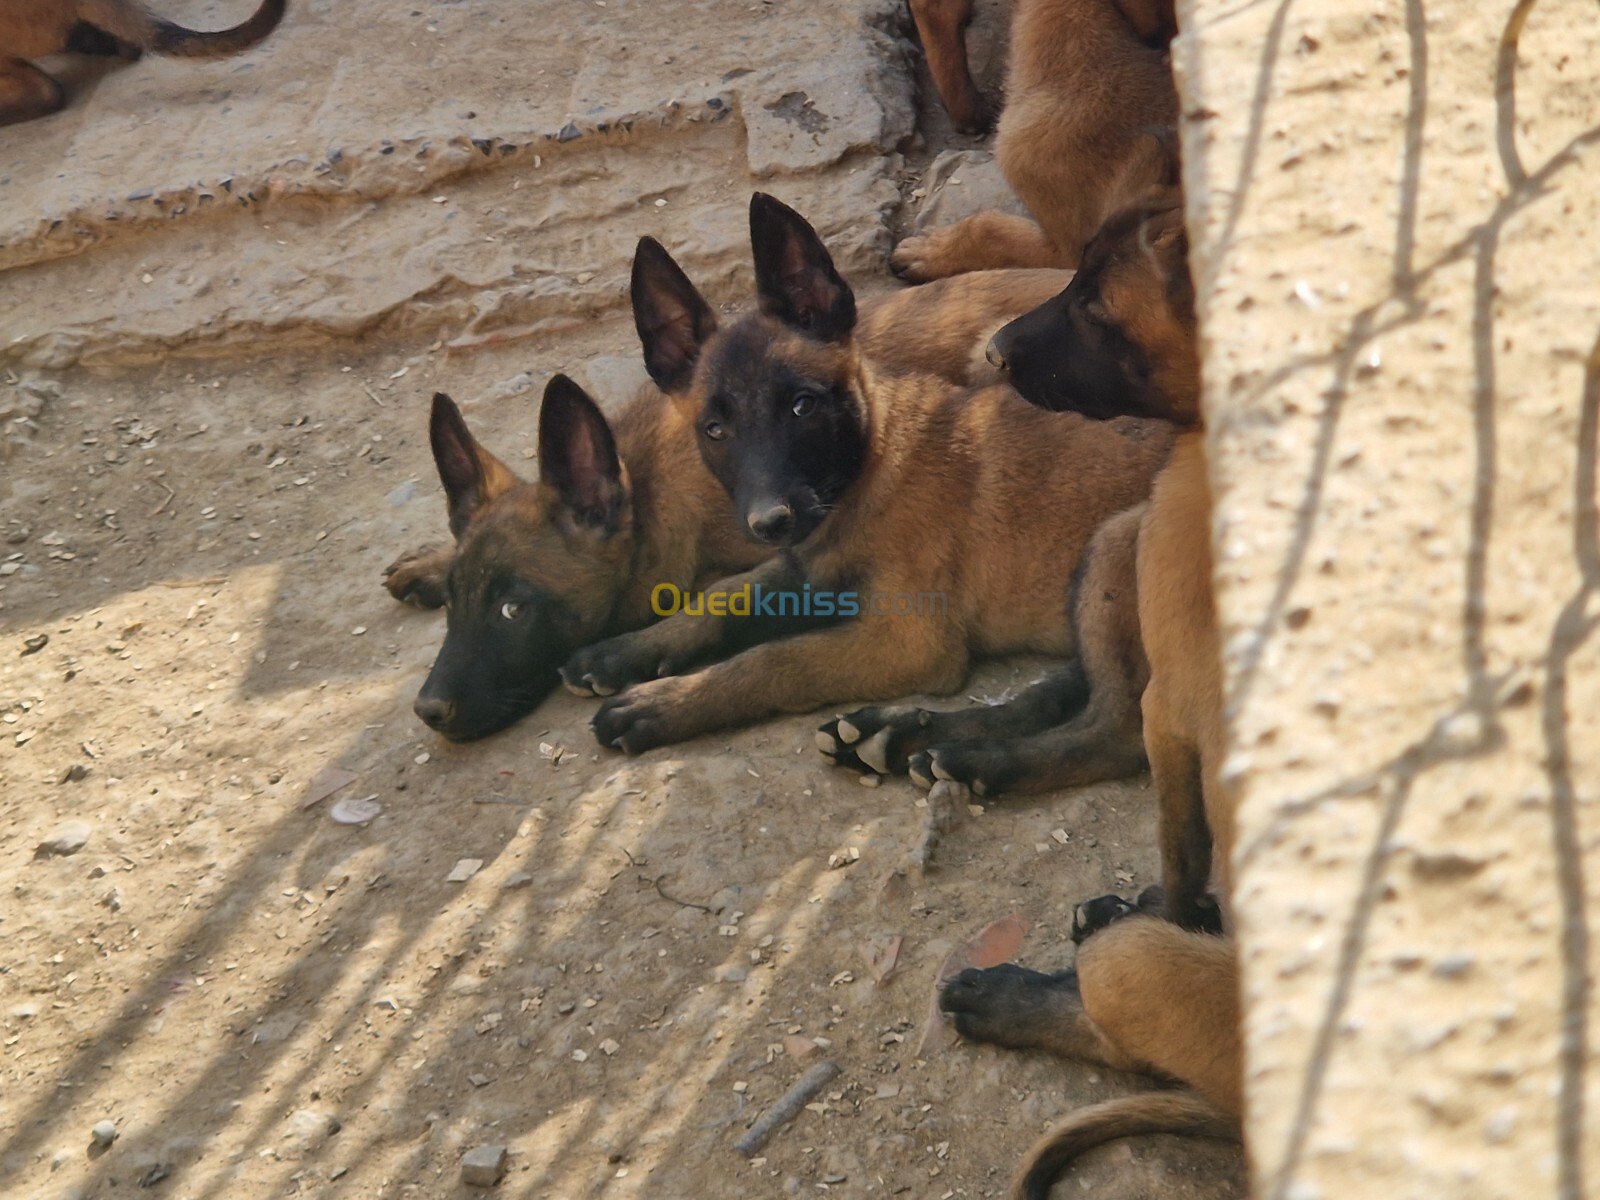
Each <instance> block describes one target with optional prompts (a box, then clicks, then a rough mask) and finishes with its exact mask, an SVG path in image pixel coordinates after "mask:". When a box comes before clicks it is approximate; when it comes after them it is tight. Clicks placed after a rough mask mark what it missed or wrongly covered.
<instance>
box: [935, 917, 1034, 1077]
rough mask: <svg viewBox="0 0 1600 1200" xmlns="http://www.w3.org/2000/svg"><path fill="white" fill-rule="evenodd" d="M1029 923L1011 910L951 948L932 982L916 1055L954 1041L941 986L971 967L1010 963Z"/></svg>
mask: <svg viewBox="0 0 1600 1200" xmlns="http://www.w3.org/2000/svg"><path fill="white" fill-rule="evenodd" d="M1027 933H1028V922H1027V921H1025V920H1023V918H1022V917H1021V916H1019V915H1018V914H1016V913H1012V914H1011V915H1010V916H1009V917H1001V918H1000V919H999V920H998V921H992V922H990V923H989V924H988V925H986V926H985V927H984V929H983V932H981V933H979V934H978V936H977V937H975V938H973V939H972V940H971V941H968V942H964V943H963V944H961V945H959V946H957V947H956V948H955V949H954V950H952V951H950V954H949V956H948V957H947V958H946V959H945V960H944V962H943V963H941V964H940V966H939V974H938V976H937V978H935V979H934V981H933V998H932V1000H930V1001H929V1004H928V1019H927V1021H926V1022H925V1023H924V1024H923V1026H922V1040H921V1041H920V1042H918V1043H917V1057H918V1058H926V1057H927V1056H928V1051H929V1050H939V1049H943V1048H944V1047H945V1046H948V1045H949V1044H950V1042H951V1037H950V1025H949V1023H948V1022H947V1021H946V1020H945V1019H944V1014H943V1013H942V1012H940V1011H939V985H940V984H941V983H943V982H944V981H945V980H946V979H949V978H951V977H952V976H955V975H959V974H960V973H961V972H962V971H965V970H966V969H967V968H968V967H997V966H999V965H1000V964H1001V963H1004V962H1010V961H1011V960H1012V959H1014V958H1015V957H1016V956H1017V951H1018V950H1020V949H1022V939H1023V938H1024V937H1025V936H1027Z"/></svg>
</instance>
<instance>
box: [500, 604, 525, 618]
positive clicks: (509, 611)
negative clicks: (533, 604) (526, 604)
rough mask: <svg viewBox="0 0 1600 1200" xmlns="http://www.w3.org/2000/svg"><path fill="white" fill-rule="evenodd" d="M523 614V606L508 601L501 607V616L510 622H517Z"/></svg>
mask: <svg viewBox="0 0 1600 1200" xmlns="http://www.w3.org/2000/svg"><path fill="white" fill-rule="evenodd" d="M521 613H522V605H520V604H513V603H512V602H511V601H509V600H508V601H506V602H505V603H504V604H502V605H501V606H500V615H501V616H502V617H504V618H505V619H506V620H508V621H515V620H516V619H517V617H518V616H520V615H521Z"/></svg>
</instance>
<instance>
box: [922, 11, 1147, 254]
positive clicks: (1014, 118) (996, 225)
mask: <svg viewBox="0 0 1600 1200" xmlns="http://www.w3.org/2000/svg"><path fill="white" fill-rule="evenodd" d="M1163 7H1164V6H1163V4H1162V3H1160V2H1157V3H1154V4H1151V3H1147V2H1145V0H1139V2H1138V3H1130V4H1128V5H1127V11H1126V12H1125V11H1124V10H1123V8H1121V7H1119V6H1118V5H1116V4H1114V3H1113V2H1112V0H1017V5H1016V11H1015V14H1014V16H1013V18H1012V27H1011V56H1010V62H1009V64H1008V73H1007V81H1006V105H1005V109H1004V110H1003V111H1002V112H1001V114H1000V125H999V130H998V132H997V135H996V138H995V155H996V157H997V158H998V159H999V162H1000V169H1001V170H1002V171H1003V172H1004V174H1005V177H1006V179H1007V181H1008V182H1009V183H1010V184H1011V186H1012V189H1013V190H1014V191H1015V192H1016V193H1017V196H1018V197H1019V198H1020V199H1021V200H1022V202H1023V204H1025V205H1026V206H1027V208H1028V211H1029V212H1030V213H1032V214H1033V216H1034V218H1035V220H1034V221H1029V220H1027V219H1026V218H1023V217H1015V216H1011V215H1009V214H1004V213H996V212H984V213H978V214H976V215H975V216H972V217H968V218H967V219H966V220H963V221H959V222H957V223H956V224H954V225H951V226H947V227H945V228H943V229H937V230H934V231H933V232H931V233H927V234H923V235H921V236H918V237H913V238H907V239H906V240H905V241H904V242H902V243H901V244H900V245H899V246H898V247H897V248H896V249H895V252H894V256H893V259H892V262H893V264H894V266H895V268H896V269H897V270H898V271H900V272H901V273H902V274H903V275H905V276H906V277H907V278H909V279H913V280H925V279H937V278H941V277H943V276H947V275H954V274H958V273H960V272H963V271H974V270H982V269H985V268H996V267H1044V266H1054V267H1075V266H1077V263H1078V255H1079V254H1080V253H1081V251H1082V249H1083V246H1084V243H1085V242H1086V241H1088V239H1089V237H1090V236H1091V235H1092V234H1093V233H1094V231H1095V230H1096V229H1098V228H1100V226H1101V224H1102V223H1104V221H1105V219H1106V218H1107V217H1108V216H1110V215H1111V214H1112V213H1113V212H1116V211H1117V210H1118V209H1120V208H1124V207H1126V206H1127V205H1129V204H1131V203H1132V202H1133V201H1135V200H1136V199H1137V198H1138V197H1139V196H1140V195H1142V194H1143V193H1144V192H1145V191H1146V190H1147V189H1148V188H1149V187H1151V186H1152V185H1155V184H1158V183H1160V182H1162V181H1163V180H1165V179H1167V178H1169V177H1170V176H1171V174H1172V161H1171V159H1172V155H1171V151H1170V149H1169V145H1168V141H1167V131H1169V130H1170V129H1171V128H1172V127H1173V126H1174V125H1175V123H1176V121H1177V115H1178V107H1177V93H1176V90H1175V89H1174V87H1173V83H1172V74H1171V69H1170V67H1169V65H1168V61H1167V55H1166V50H1165V45H1164V42H1163V41H1162V34H1163V32H1165V26H1166V17H1165V14H1164V12H1163V11H1162V10H1163ZM1141 29H1153V30H1154V31H1155V32H1154V34H1153V35H1152V36H1153V37H1154V38H1155V40H1156V43H1157V44H1154V45H1152V44H1150V43H1149V42H1147V41H1146V40H1144V35H1143V34H1142V33H1141Z"/></svg>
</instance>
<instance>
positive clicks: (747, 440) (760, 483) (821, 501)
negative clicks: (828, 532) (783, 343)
mask: <svg viewBox="0 0 1600 1200" xmlns="http://www.w3.org/2000/svg"><path fill="white" fill-rule="evenodd" d="M701 379H702V382H703V383H704V385H705V394H706V395H707V397H708V398H707V400H706V402H705V405H704V407H703V410H702V412H701V414H700V431H701V437H700V453H701V457H702V458H703V459H704V460H705V463H706V466H707V467H708V468H709V469H710V470H711V473H712V474H713V475H714V476H716V478H717V481H718V482H719V483H721V484H722V486H723V487H724V488H725V489H726V490H727V492H728V495H729V496H730V497H731V498H732V500H733V503H734V511H735V513H736V514H737V515H738V517H739V519H740V521H741V522H742V523H743V526H744V529H745V531H746V533H747V534H748V536H750V537H751V538H753V539H754V540H756V541H759V542H764V543H767V544H769V545H776V546H795V545H798V544H799V543H801V542H803V541H804V540H805V539H806V538H807V537H809V536H810V535H811V534H812V532H814V531H815V530H816V528H817V526H818V525H820V524H821V523H822V522H823V520H824V519H826V517H827V515H828V513H829V512H830V511H831V510H832V509H833V507H834V505H835V504H837V503H838V501H839V498H840V497H841V496H843V495H844V493H845V492H846V491H847V490H848V489H849V487H850V485H851V484H852V483H854V482H855V480H856V477H857V476H858V475H859V474H860V473H861V465H862V463H863V461H864V460H865V458H866V451H867V420H866V410H865V407H864V405H863V404H862V402H861V400H860V398H859V397H858V396H856V395H855V393H854V391H853V390H852V389H851V387H850V384H849V382H848V381H847V380H842V379H831V378H813V377H812V376H811V375H810V374H809V373H807V372H806V371H805V370H804V369H803V367H801V366H800V365H799V364H796V363H792V362H790V361H787V360H786V359H784V358H783V357H782V356H781V355H780V354H778V353H775V352H774V348H773V345H772V339H771V335H770V331H769V330H764V329H763V328H762V327H761V321H760V318H747V319H746V320H745V321H743V322H741V323H740V324H738V325H735V326H734V327H733V328H732V329H729V330H728V331H727V333H726V334H725V335H724V336H723V337H722V338H721V339H720V340H719V341H718V343H717V344H716V346H715V347H714V348H713V349H712V350H711V351H710V353H709V354H708V356H707V358H706V361H705V362H704V364H703V366H702V376H701ZM713 430H715V432H713Z"/></svg>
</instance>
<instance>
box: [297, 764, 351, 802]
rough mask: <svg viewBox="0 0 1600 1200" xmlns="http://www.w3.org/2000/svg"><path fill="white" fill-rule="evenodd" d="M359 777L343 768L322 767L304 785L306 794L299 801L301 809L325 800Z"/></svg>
mask: <svg viewBox="0 0 1600 1200" xmlns="http://www.w3.org/2000/svg"><path fill="white" fill-rule="evenodd" d="M358 778H360V776H358V775H357V774H356V773H355V772H354V771H346V770H345V769H344V768H343V767H323V768H322V770H320V771H318V772H317V773H316V774H315V775H313V776H312V777H311V782H310V783H308V784H306V794H305V796H304V797H302V798H301V800H300V807H301V808H302V809H307V808H310V807H311V806H312V805H313V804H317V803H319V802H321V801H323V800H326V799H327V798H328V797H329V796H331V795H333V794H334V793H335V792H337V791H338V790H339V789H340V788H342V787H348V786H349V785H350V784H352V783H354V782H355V781H356V780H357V779H358Z"/></svg>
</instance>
